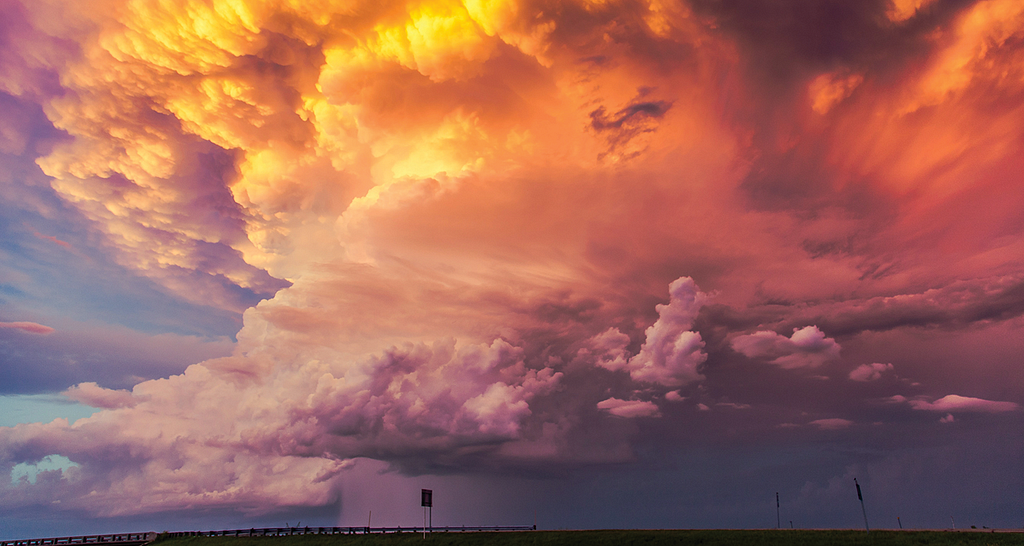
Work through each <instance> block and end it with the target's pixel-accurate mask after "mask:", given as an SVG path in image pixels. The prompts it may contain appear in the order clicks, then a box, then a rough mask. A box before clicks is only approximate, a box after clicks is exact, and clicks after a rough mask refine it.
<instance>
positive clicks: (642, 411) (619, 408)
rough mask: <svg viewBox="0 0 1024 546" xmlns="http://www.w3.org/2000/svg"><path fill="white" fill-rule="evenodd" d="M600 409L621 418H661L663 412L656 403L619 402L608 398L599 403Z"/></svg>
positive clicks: (638, 401)
mask: <svg viewBox="0 0 1024 546" xmlns="http://www.w3.org/2000/svg"><path fill="white" fill-rule="evenodd" d="M597 407H598V409H603V410H605V411H607V412H608V413H610V414H612V415H617V416H619V417H627V418H633V417H660V416H661V412H659V411H658V406H657V405H655V404H654V402H647V401H643V400H619V399H618V398H608V399H607V400H602V401H600V402H598V403H597Z"/></svg>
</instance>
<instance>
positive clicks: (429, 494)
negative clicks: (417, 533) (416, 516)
mask: <svg viewBox="0 0 1024 546" xmlns="http://www.w3.org/2000/svg"><path fill="white" fill-rule="evenodd" d="M420 506H422V507H423V538H427V510H428V509H429V510H430V532H431V533H433V532H434V490H433V489H421V490H420Z"/></svg>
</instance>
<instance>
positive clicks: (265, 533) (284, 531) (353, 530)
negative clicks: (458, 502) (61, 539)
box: [0, 525, 536, 546]
mask: <svg viewBox="0 0 1024 546" xmlns="http://www.w3.org/2000/svg"><path fill="white" fill-rule="evenodd" d="M425 530H426V532H428V533H449V532H451V533H464V532H465V533H469V532H487V531H491V532H497V531H502V532H504V531H533V530H536V527H534V526H532V525H492V526H479V525H473V526H469V525H463V526H459V527H451V526H447V527H427V528H425ZM422 532H424V527H402V526H398V527H267V528H262V529H256V528H251V529H228V530H222V531H174V532H170V533H164V534H163V535H164V536H166V537H168V538H181V537H280V536H289V535H363V534H370V533H422ZM0 546H7V544H2V545H0ZM14 546H35V545H14Z"/></svg>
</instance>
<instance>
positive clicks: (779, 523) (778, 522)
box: [775, 491, 782, 529]
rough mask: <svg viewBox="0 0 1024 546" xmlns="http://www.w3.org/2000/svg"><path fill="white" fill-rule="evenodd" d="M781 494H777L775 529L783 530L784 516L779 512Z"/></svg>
mask: <svg viewBox="0 0 1024 546" xmlns="http://www.w3.org/2000/svg"><path fill="white" fill-rule="evenodd" d="M779 510H780V509H779V492H778V491H776V492H775V528H776V529H782V516H781V513H780V511H779Z"/></svg>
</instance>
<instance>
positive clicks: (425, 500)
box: [420, 489, 434, 507]
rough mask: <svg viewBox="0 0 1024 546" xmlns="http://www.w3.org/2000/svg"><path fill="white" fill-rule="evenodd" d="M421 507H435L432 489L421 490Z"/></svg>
mask: <svg viewBox="0 0 1024 546" xmlns="http://www.w3.org/2000/svg"><path fill="white" fill-rule="evenodd" d="M420 506H429V507H433V506H434V491H433V490H432V489H421V490H420Z"/></svg>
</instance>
